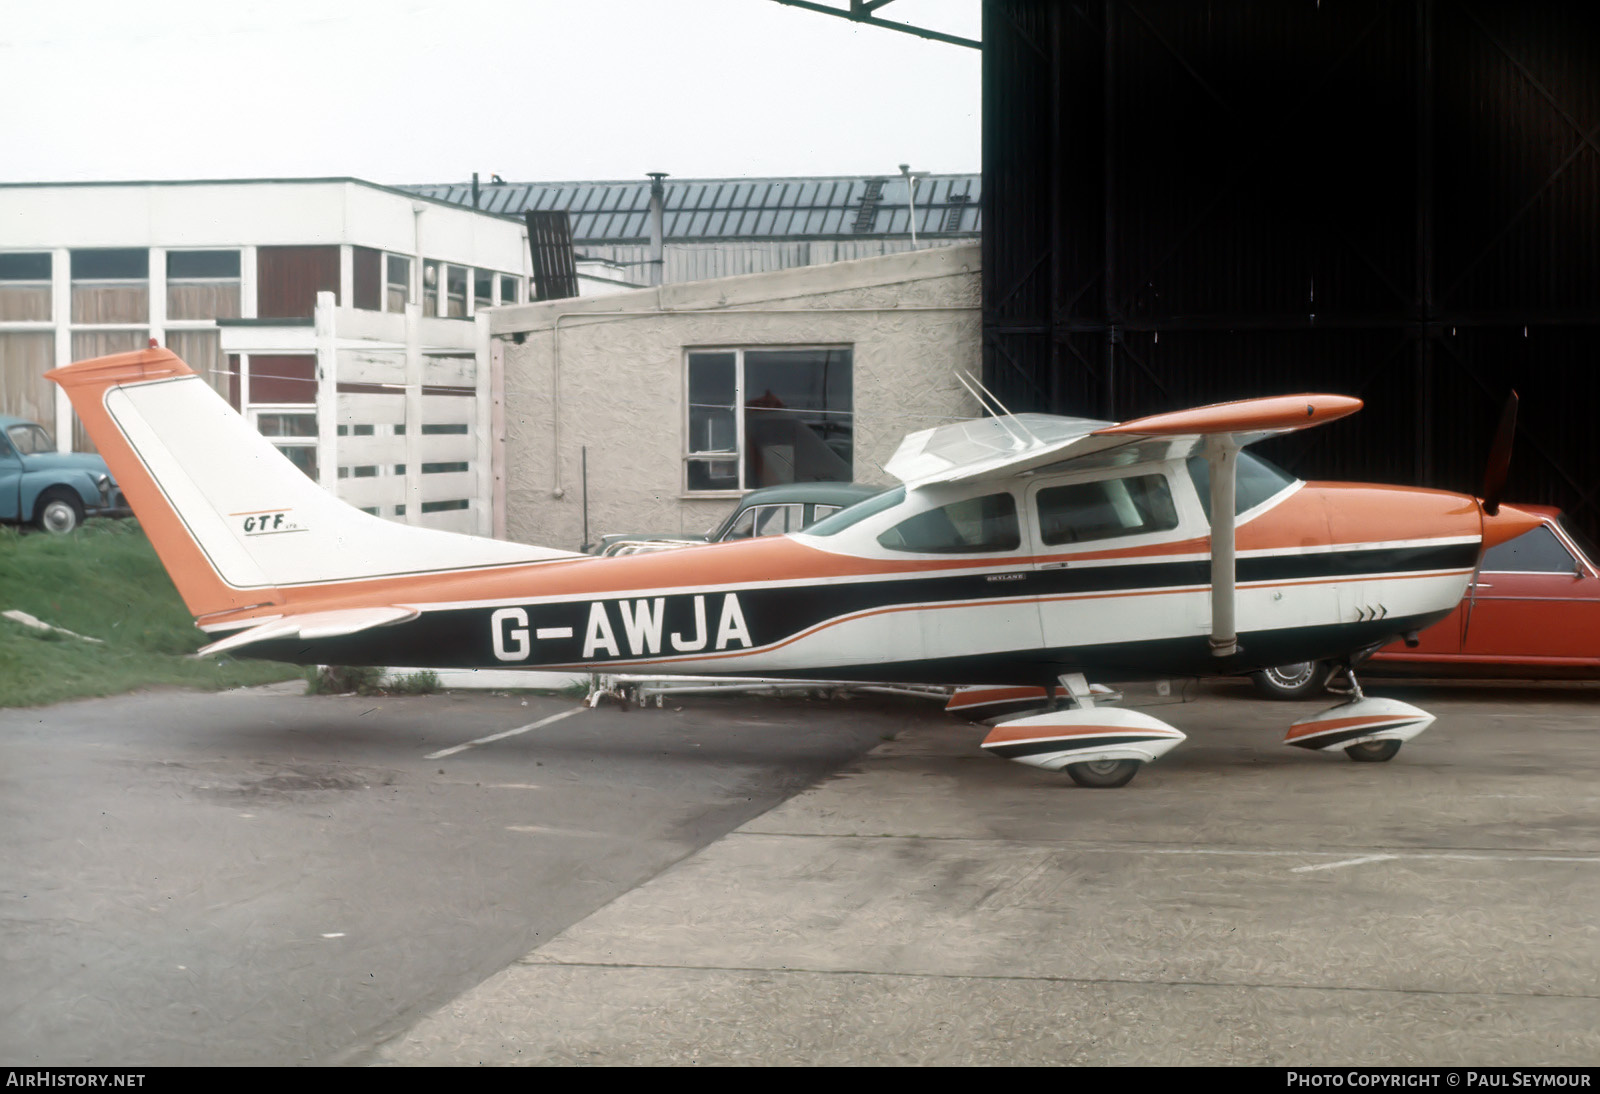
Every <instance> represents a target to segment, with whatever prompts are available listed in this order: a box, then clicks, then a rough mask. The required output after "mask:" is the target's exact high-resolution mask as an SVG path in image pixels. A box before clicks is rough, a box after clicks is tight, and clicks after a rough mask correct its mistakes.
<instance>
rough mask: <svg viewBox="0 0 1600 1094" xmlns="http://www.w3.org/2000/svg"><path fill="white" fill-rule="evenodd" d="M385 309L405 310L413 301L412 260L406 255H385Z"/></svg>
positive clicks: (393, 310)
mask: <svg viewBox="0 0 1600 1094" xmlns="http://www.w3.org/2000/svg"><path fill="white" fill-rule="evenodd" d="M384 271H385V273H384V285H385V293H384V301H383V310H384V311H392V312H404V311H405V310H406V305H407V304H409V303H411V260H410V259H409V258H406V257H405V256H404V255H385V256H384Z"/></svg>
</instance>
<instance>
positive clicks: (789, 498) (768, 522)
mask: <svg viewBox="0 0 1600 1094" xmlns="http://www.w3.org/2000/svg"><path fill="white" fill-rule="evenodd" d="M882 492H883V487H881V486H863V485H861V484H860V483H853V482H796V483H789V484H786V485H784V486H768V487H765V488H763V489H761V490H752V491H751V492H750V493H748V494H746V495H745V496H744V497H743V498H742V499H741V500H740V502H739V504H738V505H737V506H735V507H734V510H733V512H731V513H729V514H728V516H727V517H726V519H724V520H723V522H722V523H721V524H719V525H717V526H716V527H715V528H713V529H711V531H709V532H706V533H705V534H704V535H697V534H694V533H689V534H687V535H684V534H675V533H658V534H652V533H649V532H626V533H615V534H612V535H607V536H601V537H600V542H599V543H596V544H594V545H592V546H590V547H588V548H586V550H588V552H589V553H590V554H592V555H633V554H642V553H644V552H646V551H667V550H672V549H673V548H676V547H688V546H691V545H693V544H696V543H722V542H725V541H727V540H731V539H750V538H752V537H755V536H772V535H781V534H782V533H784V532H798V531H800V529H802V528H807V527H809V526H811V525H812V524H815V523H816V522H817V521H819V520H821V519H822V518H823V517H825V516H828V515H829V514H831V513H837V512H838V511H839V510H841V509H847V508H849V507H850V506H852V505H854V504H855V503H856V502H858V501H865V500H866V499H867V498H870V497H872V496H873V495H875V494H881V493H882Z"/></svg>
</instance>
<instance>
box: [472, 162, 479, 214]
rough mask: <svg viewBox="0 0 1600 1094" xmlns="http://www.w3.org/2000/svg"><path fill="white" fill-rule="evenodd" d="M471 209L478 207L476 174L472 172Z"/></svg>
mask: <svg viewBox="0 0 1600 1094" xmlns="http://www.w3.org/2000/svg"><path fill="white" fill-rule="evenodd" d="M472 207H473V208H474V209H476V208H477V207H478V172H476V171H474V172H472Z"/></svg>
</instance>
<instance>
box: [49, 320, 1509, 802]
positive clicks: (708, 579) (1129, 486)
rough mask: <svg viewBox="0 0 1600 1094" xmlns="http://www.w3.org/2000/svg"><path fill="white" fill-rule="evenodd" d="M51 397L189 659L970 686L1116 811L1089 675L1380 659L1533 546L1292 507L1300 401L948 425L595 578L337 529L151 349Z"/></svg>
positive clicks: (1386, 749) (1364, 490) (1113, 769)
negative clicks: (807, 518)
mask: <svg viewBox="0 0 1600 1094" xmlns="http://www.w3.org/2000/svg"><path fill="white" fill-rule="evenodd" d="M48 375H49V377H50V378H51V379H52V380H54V381H55V382H56V383H58V384H60V385H61V386H62V387H63V388H64V389H65V390H66V392H67V394H68V395H69V396H70V398H71V399H72V403H73V405H74V406H75V407H76V408H77V412H78V414H79V416H80V417H81V418H82V420H83V423H84V425H85V427H86V428H87V429H88V431H89V434H90V436H91V437H93V438H94V442H95V444H96V445H97V446H98V447H99V449H100V452H101V454H102V455H103V456H104V457H105V459H106V462H107V463H108V464H110V466H111V470H112V471H113V473H114V474H115V475H116V478H117V481H118V482H119V483H120V484H121V485H122V489H123V491H124V493H125V494H126V496H127V498H128V500H129V501H130V502H131V504H132V506H133V509H134V511H135V513H136V514H137V515H138V517H139V519H140V522H141V523H142V525H143V526H144V528H145V530H146V532H147V533H148V535H149V537H150V540H151V542H152V543H153V544H154V545H155V548H156V550H157V552H158V553H159V554H160V556H161V560H162V562H163V564H164V565H165V566H166V568H167V572H168V573H169V574H171V575H172V579H173V582H174V584H176V586H177V587H178V591H179V592H180V593H181V594H182V596H183V599H184V602H185V603H186V604H187V605H188V607H189V610H190V611H191V612H193V613H194V615H195V617H196V620H195V621H196V623H197V625H198V626H200V627H201V628H202V629H203V630H205V631H207V632H209V633H211V634H214V635H217V636H218V638H217V641H215V642H213V643H212V644H211V645H209V646H207V647H206V650H207V651H210V652H223V651H235V652H238V653H241V654H244V655H247V656H251V657H262V658H269V659H273V660H280V661H289V662H294V663H299V664H339V665H418V666H431V667H438V668H454V667H472V666H478V667H498V668H506V667H526V668H535V667H537V668H546V669H570V670H591V671H602V672H608V671H609V672H615V671H618V670H623V671H628V672H637V671H640V670H645V671H650V672H660V673H663V674H681V675H712V674H714V675H718V676H730V675H752V676H763V677H785V676H787V677H791V678H816V677H826V678H829V679H839V680H870V681H882V682H894V683H938V684H960V685H973V686H971V687H965V688H963V689H962V690H960V691H958V692H957V693H956V695H955V696H954V697H953V698H952V700H951V708H952V709H953V710H955V711H957V712H961V713H967V714H969V715H971V716H973V717H974V718H975V719H977V718H981V717H982V716H983V714H984V713H985V712H986V711H988V710H990V709H998V708H999V706H1000V705H1002V704H1004V703H1006V702H1007V701H1008V700H1011V699H1014V698H1015V697H1016V696H1017V695H1018V694H1021V695H1024V696H1031V697H1032V703H1033V706H1034V707H1035V711H1034V713H1031V714H1023V715H1020V716H1014V717H1008V718H1001V719H999V720H998V721H996V722H995V724H994V725H993V728H992V730H991V732H990V733H989V735H988V737H987V738H986V739H985V740H984V742H983V745H984V747H985V748H987V749H989V750H990V751H992V752H995V753H997V754H999V755H1001V756H1005V757H1007V758H1010V759H1014V760H1019V761H1022V762H1024V763H1030V764H1034V765H1037V766H1041V767H1045V768H1048V769H1052V770H1059V769H1061V768H1065V769H1066V770H1067V772H1068V774H1069V775H1071V776H1072V777H1073V779H1074V780H1076V781H1078V782H1079V783H1081V784H1084V785H1101V786H1119V785H1121V784H1122V783H1125V782H1126V781H1127V780H1128V779H1129V778H1131V777H1132V775H1133V774H1134V772H1135V771H1136V770H1137V768H1138V767H1139V765H1140V764H1142V763H1144V762H1146V761H1149V760H1153V759H1156V758H1157V757H1159V756H1161V755H1163V754H1164V753H1166V752H1167V751H1168V750H1170V749H1171V748H1172V747H1174V746H1175V745H1176V744H1178V743H1179V742H1180V741H1182V740H1183V739H1184V735H1183V734H1182V733H1181V732H1179V731H1178V730H1177V729H1175V728H1173V727H1172V726H1170V725H1167V724H1166V723H1165V722H1162V721H1160V720H1159V719H1157V718H1154V717H1151V716H1150V715H1148V714H1145V713H1142V712H1138V711H1132V710H1122V709H1114V708H1106V707H1104V706H1096V705H1095V699H1094V693H1093V692H1092V691H1091V689H1090V688H1089V686H1088V685H1087V684H1086V682H1085V674H1104V675H1107V676H1110V677H1113V678H1119V679H1130V678H1137V677H1144V678H1150V677H1152V676H1172V675H1180V674H1181V675H1188V674H1219V673H1230V674H1231V673H1240V672H1246V671H1250V670H1253V669H1257V668H1260V667H1263V666H1268V665H1279V664H1284V663H1286V662H1291V661H1309V660H1315V659H1321V658H1328V657H1338V656H1342V655H1347V654H1348V653H1349V651H1351V650H1357V649H1361V648H1364V647H1371V648H1376V647H1377V646H1379V645H1381V644H1383V643H1386V642H1389V641H1392V640H1393V639H1394V638H1395V637H1396V636H1398V635H1404V634H1407V633H1409V632H1413V631H1416V630H1418V629H1419V628H1422V627H1425V626H1427V625H1428V624H1429V623H1432V622H1434V621H1435V620H1437V619H1440V618H1442V617H1443V616H1445V615H1447V614H1448V613H1449V612H1450V611H1451V610H1452V609H1453V608H1454V607H1455V606H1456V604H1457V603H1458V602H1459V601H1460V600H1461V597H1462V594H1463V592H1464V591H1465V589H1466V586H1467V583H1468V581H1469V579H1470V578H1471V576H1472V573H1473V570H1474V568H1475V566H1476V565H1477V562H1478V559H1479V557H1480V555H1481V553H1482V550H1483V548H1484V545H1485V544H1494V543H1497V542H1501V541H1503V540H1506V539H1509V538H1511V537H1512V536H1514V535H1516V534H1518V533H1520V532H1522V531H1524V530H1526V529H1527V528H1528V527H1530V526H1531V525H1532V524H1533V523H1535V522H1536V521H1535V518H1532V517H1528V516H1527V515H1525V514H1521V513H1518V512H1516V511H1514V510H1511V509H1509V508H1506V509H1500V510H1499V511H1498V514H1497V515H1496V513H1495V509H1496V506H1495V505H1494V504H1493V503H1492V501H1491V502H1490V503H1480V502H1479V501H1478V500H1477V499H1475V498H1472V497H1469V496H1465V495H1459V494H1449V493H1443V492H1440V491H1431V490H1412V489H1402V488H1397V487H1383V486H1359V485H1350V484H1327V483H1307V482H1301V481H1298V480H1296V479H1294V478H1292V477H1290V476H1288V475H1286V474H1284V473H1283V472H1281V471H1279V470H1277V469H1276V468H1273V467H1272V466H1270V465H1269V464H1266V463H1265V462H1263V461H1260V460H1257V459H1255V458H1254V457H1252V456H1250V455H1249V454H1247V453H1244V452H1242V451H1241V449H1243V447H1244V446H1245V445H1248V444H1250V443H1252V442H1254V441H1257V440H1260V439H1262V438H1264V437H1270V436H1274V435H1276V434H1280V433H1286V432H1289V431H1291V430H1297V429H1304V428H1306V427H1308V426H1314V425H1320V424H1322V423H1323V422H1328V421H1332V420H1333V419H1336V418H1339V417H1342V416H1344V415H1346V414H1350V413H1352V412H1354V411H1355V410H1357V409H1358V408H1359V407H1360V405H1361V404H1360V402H1359V400H1356V399H1352V398H1345V397H1342V396H1335V395H1297V396H1282V397H1275V398H1265V399H1251V400H1246V401H1243V402H1238V403H1229V404H1224V405H1219V406H1210V407H1202V408H1199V409H1196V410H1187V411H1181V412H1177V413H1170V414H1159V415H1156V416H1154V417H1149V418H1141V419H1139V420H1137V421H1131V422H1124V423H1121V424H1116V425H1114V424H1109V423H1105V422H1094V421H1085V420H1081V419H1072V418H1058V417H1051V416H1046V415H1035V414H1019V415H1014V416H1012V415H1002V416H997V417H992V418H985V419H981V420H977V421H969V422H963V423H957V424H952V425H944V426H940V427H938V428H935V429H930V430H926V431H924V432H921V433H916V434H913V435H912V436H910V437H908V438H906V440H905V441H904V442H903V443H902V444H901V446H900V449H899V451H898V452H897V453H896V454H895V456H894V458H893V459H892V460H891V461H890V462H889V464H888V466H887V470H888V472H889V473H890V474H892V475H894V476H895V477H896V478H899V479H900V480H901V481H902V482H903V483H904V485H903V486H901V487H899V488H896V489H893V490H890V491H886V492H885V493H883V494H881V495H878V496H877V497H875V498H872V499H869V500H868V501H865V502H862V503H860V504H858V505H855V506H853V507H851V508H849V509H846V510H844V511H842V512H839V513H836V514H834V515H833V516H831V517H829V518H827V519H826V520H824V521H822V522H821V523H819V524H816V525H813V526H812V527H810V528H808V529H806V530H805V531H804V532H801V533H796V534H791V535H786V536H774V537H769V538H766V539H755V540H743V541H739V542H734V543H720V544H709V545H706V546H703V547H688V548H685V549H683V550H679V551H672V552H663V553H659V554H643V555H633V556H628V557H622V558H594V557H591V556H588V555H582V554H577V553H574V552H568V551H559V550H552V549H547V548H540V547H530V546H525V545H522V544H515V543H504V542H500V541H496V540H489V539H481V538H476V537H471V536H460V535H453V534H450V533H445V532H438V531H433V530H430V529H421V528H415V527H406V526H400V525H396V524H393V523H390V522H387V521H383V520H380V519H378V518H376V517H372V516H368V515H366V514H364V513H361V512H359V511H358V510H356V509H353V508H351V507H350V506H348V505H346V504H344V503H343V502H341V501H339V500H337V499H335V498H334V497H333V496H332V495H330V494H328V493H326V492H325V491H323V490H321V489H319V488H318V487H317V486H316V485H315V484H314V483H312V482H311V481H310V480H309V479H307V478H306V476H305V475H304V474H302V473H301V472H300V470H299V469H298V468H296V467H295V466H294V465H293V464H291V463H290V462H289V461H288V460H287V459H285V458H284V457H283V456H282V455H280V454H279V453H278V451H277V450H276V449H275V448H273V447H272V445H270V444H269V443H268V442H267V441H266V440H265V439H263V438H262V437H261V436H260V435H259V434H258V433H256V431H255V430H253V429H251V428H250V427H249V426H248V425H247V424H246V423H245V422H244V420H243V419H242V418H240V417H239V415H238V414H237V413H235V412H234V411H233V410H232V408H230V407H229V406H228V405H227V403H226V402H224V401H223V400H222V399H221V398H220V397H219V396H218V395H217V394H216V393H215V392H214V391H212V389H211V388H210V387H209V386H208V385H207V384H206V383H205V382H204V381H203V380H202V379H201V378H200V377H199V376H197V375H196V374H195V373H194V372H192V371H191V370H190V369H189V368H188V366H186V365H185V364H184V363H183V362H182V361H181V360H179V359H178V358H177V357H176V356H175V355H173V354H172V353H170V352H168V351H166V350H161V349H150V350H144V351H140V352H136V353H127V354H120V355H117V356H113V357H102V358H99V359H96V360H92V361H83V362H80V363H78V364H74V365H70V366H68V367H66V368H63V369H58V370H56V371H54V372H51V373H49V374H48ZM1352 682H1353V677H1352ZM1058 687H1060V689H1061V690H1062V691H1063V692H1064V693H1065V694H1064V695H1062V696H1060V698H1059V699H1058V696H1057V688H1058ZM1039 688H1044V689H1045V692H1044V693H1043V695H1041V693H1040V692H1039V690H1038V689H1039ZM1017 689H1021V690H1020V692H1019V691H1018V690H1017ZM1432 720H1433V719H1432V717H1431V716H1430V715H1428V714H1426V713H1424V712H1423V711H1421V710H1418V709H1417V708H1415V707H1412V706H1409V705H1407V704H1404V703H1399V702H1395V701H1392V700H1382V699H1369V698H1365V697H1362V696H1361V694H1360V691H1359V688H1357V689H1355V698H1354V699H1353V700H1352V701H1350V702H1346V703H1344V704H1342V705H1341V706H1338V707H1335V708H1333V709H1332V710H1330V711H1327V712H1326V713H1324V714H1322V715H1318V716H1317V717H1314V718H1310V719H1307V720H1305V721H1302V722H1298V723H1296V724H1295V726H1294V727H1293V728H1291V729H1290V731H1289V735H1288V738H1287V743H1289V744H1294V745H1300V746H1304V747H1307V748H1315V749H1330V750H1331V749H1344V750H1346V751H1347V752H1349V753H1350V754H1351V755H1352V757H1353V758H1356V759H1387V758H1389V756H1391V755H1393V753H1394V751H1395V750H1396V749H1398V747H1399V743H1400V742H1402V741H1405V740H1407V739H1409V738H1411V737H1412V736H1415V735H1416V734H1417V733H1419V732H1421V731H1422V730H1423V729H1425V728H1426V727H1427V726H1428V724H1429V723H1431V722H1432Z"/></svg>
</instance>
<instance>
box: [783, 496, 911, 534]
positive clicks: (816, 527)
mask: <svg viewBox="0 0 1600 1094" xmlns="http://www.w3.org/2000/svg"><path fill="white" fill-rule="evenodd" d="M905 497H906V488H905V487H903V486H896V487H894V488H892V489H889V490H885V491H884V492H883V493H881V494H874V495H873V496H872V497H870V498H868V499H867V500H866V501H858V502H856V503H855V504H854V505H852V506H850V507H849V508H847V509H841V510H839V511H838V512H837V513H835V514H833V516H831V517H827V518H825V519H823V520H819V521H817V523H815V524H813V525H812V526H811V527H809V528H807V529H806V530H805V534H806V535H808V536H831V535H835V534H836V533H839V532H842V531H844V530H845V529H846V528H849V527H851V526H852V525H854V524H855V523H856V522H857V521H862V520H866V519H867V518H868V517H870V516H872V515H873V514H874V513H881V512H883V511H884V510H885V509H889V508H892V507H893V506H896V505H899V504H900V503H901V502H902V501H904V500H905Z"/></svg>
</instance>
